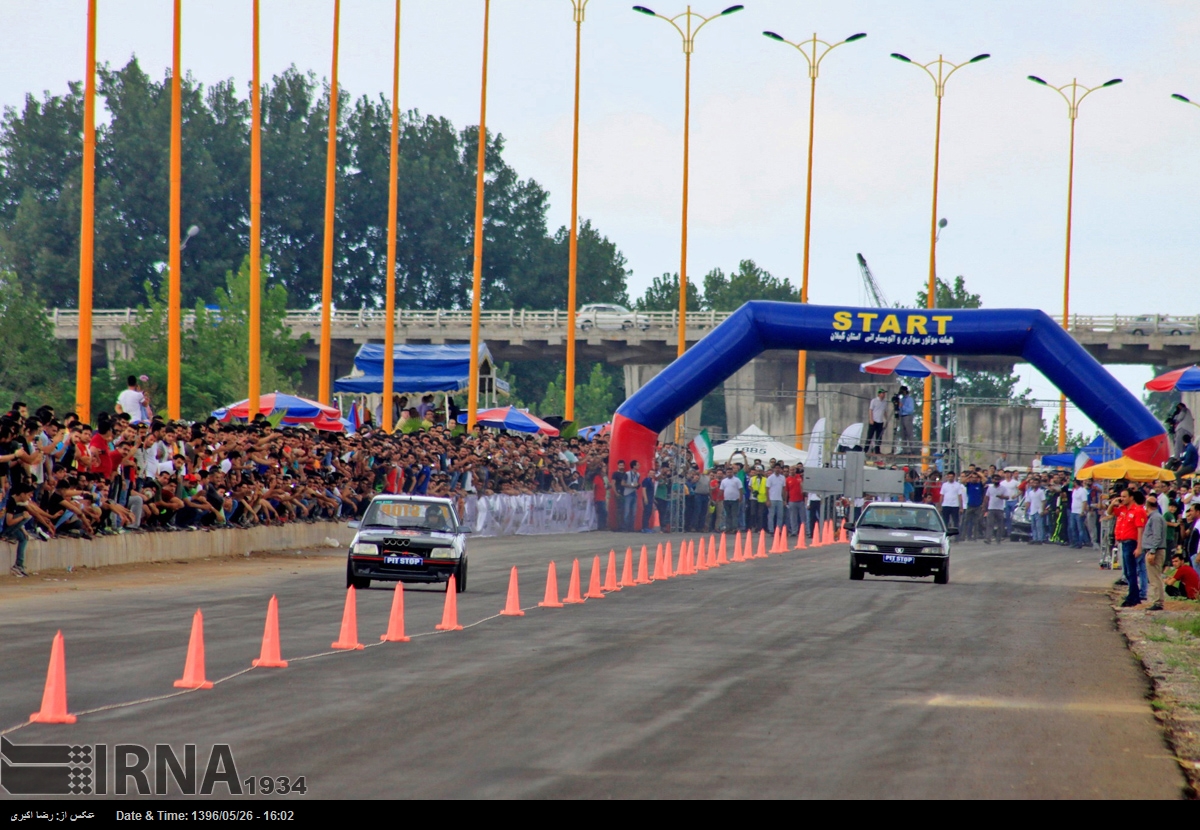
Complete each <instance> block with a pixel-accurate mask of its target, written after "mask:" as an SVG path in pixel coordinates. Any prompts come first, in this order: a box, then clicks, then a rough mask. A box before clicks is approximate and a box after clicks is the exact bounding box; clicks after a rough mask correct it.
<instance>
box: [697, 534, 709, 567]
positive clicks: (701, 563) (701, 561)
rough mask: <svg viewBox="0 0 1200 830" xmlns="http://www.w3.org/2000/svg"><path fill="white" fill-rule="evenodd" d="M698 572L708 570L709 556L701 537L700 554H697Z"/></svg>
mask: <svg viewBox="0 0 1200 830" xmlns="http://www.w3.org/2000/svg"><path fill="white" fill-rule="evenodd" d="M696 570H698V571H707V570H708V554H707V553H705V551H704V537H703V536H701V537H700V552H699V553H698V554H696Z"/></svg>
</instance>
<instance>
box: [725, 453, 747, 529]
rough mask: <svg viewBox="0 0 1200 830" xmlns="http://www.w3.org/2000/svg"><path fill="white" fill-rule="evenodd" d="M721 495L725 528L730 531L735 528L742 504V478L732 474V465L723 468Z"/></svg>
mask: <svg viewBox="0 0 1200 830" xmlns="http://www.w3.org/2000/svg"><path fill="white" fill-rule="evenodd" d="M721 495H722V496H724V497H725V500H724V501H723V502H721V503H722V504H723V505H725V530H727V531H729V532H730V533H732V532H733V531H735V530H737V526H738V512H739V510H740V509H741V506H742V480H741V479H740V478H738V477H737V476H736V475H734V472H733V467H728V468H726V470H725V478H724V479H722V480H721Z"/></svg>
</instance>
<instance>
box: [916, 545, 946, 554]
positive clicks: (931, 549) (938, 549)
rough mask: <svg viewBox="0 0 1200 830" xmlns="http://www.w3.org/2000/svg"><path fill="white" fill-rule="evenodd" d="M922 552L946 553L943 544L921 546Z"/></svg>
mask: <svg viewBox="0 0 1200 830" xmlns="http://www.w3.org/2000/svg"><path fill="white" fill-rule="evenodd" d="M921 553H935V554H938V555H939V556H940V555H941V554H942V553H944V551H943V550H942V546H941V545H934V546H932V547H928V548H921Z"/></svg>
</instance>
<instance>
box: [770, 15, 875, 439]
mask: <svg viewBox="0 0 1200 830" xmlns="http://www.w3.org/2000/svg"><path fill="white" fill-rule="evenodd" d="M763 35H765V36H766V37H769V38H770V39H771V40H776V41H779V42H780V43H786V44H787V45H788V46H791V47H793V48H794V49H795V50H796V51H797V52H799V53H800V54H801V55H803V56H804V60H805V62H807V63H808V79H809V97H808V178H807V186H806V188H805V193H804V261H803V267H802V269H801V279H800V302H802V303H807V302H808V251H809V242H810V239H811V236H812V173H813V122H814V119H815V116H816V105H817V104H816V102H817V75H818V74H820V70H821V61H823V60H824V59H825V56H826V55H828V54H829V53H830V52H832V51H833V50H834V49H836V48H837V47H839V46H841V45H842V44H843V43H853V42H854V41H856V40H862V39H863V38H865V37H866V36H867V34H866V32H859V33H858V34H856V35H850V37H848V38H846V39H845V40H839V41H838V42H837V43H829V42H828V41H824V40H820V39H818V38H817V33H816V32H813V36H812V40H803V41H801V42H800V43H793V42H792V41H790V40H788V39H787V38H785V37H783V36H782V35H778V34H776V33H775V32H763ZM807 388H808V352H807V351H803V350H802V351H801V352H800V355H799V359H798V361H797V365H796V449H803V448H804V405H805V400H804V398H805V392H806V391H807Z"/></svg>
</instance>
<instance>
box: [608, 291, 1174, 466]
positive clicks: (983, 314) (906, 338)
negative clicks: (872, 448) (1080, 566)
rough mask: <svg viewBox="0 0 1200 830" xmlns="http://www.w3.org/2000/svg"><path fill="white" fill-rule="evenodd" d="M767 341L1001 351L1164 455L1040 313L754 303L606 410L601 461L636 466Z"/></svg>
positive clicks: (1093, 366)
mask: <svg viewBox="0 0 1200 830" xmlns="http://www.w3.org/2000/svg"><path fill="white" fill-rule="evenodd" d="M767 349H794V350H797V351H798V350H801V349H807V350H809V351H816V352H859V353H872V352H875V353H883V354H901V353H906V352H907V353H913V354H955V355H1008V356H1011V357H1014V358H1017V359H1018V360H1019V361H1021V362H1028V363H1032V364H1033V365H1034V366H1036V367H1037V368H1038V369H1039V370H1041V372H1042V374H1043V375H1045V376H1046V377H1047V378H1049V379H1050V381H1051V382H1052V383H1053V384H1054V385H1055V386H1057V387H1058V388H1059V389H1060V390H1061V391H1062V392H1063V394H1065V395H1066V396H1067V397H1068V398H1070V399H1071V400H1072V401H1073V402H1074V403H1075V405H1076V406H1078V407H1079V409H1080V410H1082V411H1083V412H1084V414H1086V415H1087V416H1088V417H1089V418H1091V419H1092V420H1093V421H1094V422H1095V423H1096V425H1097V426H1099V427H1100V429H1101V430H1103V431H1104V433H1105V434H1106V435H1108V437H1109V438H1111V439H1112V440H1113V441H1114V442H1115V443H1116V444H1117V446H1119V447H1120V448H1121V449H1122V450H1123V451H1124V452H1125V454H1126V455H1128V456H1130V457H1132V458H1135V459H1137V460H1138V461H1144V462H1146V463H1148V464H1154V465H1155V466H1159V465H1161V464H1162V463H1163V462H1164V461H1166V460H1167V458H1168V456H1169V450H1168V446H1169V444H1168V442H1167V436H1166V432H1165V431H1164V429H1163V426H1162V424H1160V423H1159V422H1158V420H1157V419H1155V417H1154V416H1153V415H1152V414H1150V411H1149V410H1148V409H1146V407H1145V406H1144V405H1143V404H1142V402H1141V401H1139V400H1138V399H1137V398H1136V397H1135V396H1134V395H1132V394H1130V392H1129V391H1128V390H1127V389H1125V387H1124V386H1122V385H1121V384H1120V383H1118V382H1117V380H1116V379H1115V378H1114V377H1113V376H1112V375H1110V374H1109V373H1108V372H1107V371H1106V370H1105V369H1104V367H1103V366H1101V365H1100V364H1099V363H1098V362H1097V361H1096V359H1095V358H1093V357H1092V356H1091V355H1090V354H1088V353H1087V352H1086V351H1085V350H1084V348H1083V347H1082V346H1080V345H1079V344H1078V343H1076V342H1075V340H1074V339H1073V338H1072V337H1071V336H1070V335H1069V334H1067V332H1066V331H1064V330H1063V328H1062V326H1060V325H1059V324H1058V323H1056V322H1054V320H1052V319H1051V318H1050V317H1049V316H1047V315H1046V313H1045V312H1042V311H1038V310H1036V309H931V310H919V309H886V308H844V307H840V306H819V305H801V304H799V303H778V302H766V301H755V302H749V303H746V304H745V305H744V306H742V307H741V308H740V309H738V310H737V311H736V312H734V313H733V315H731V316H730V317H729V319H728V320H726V321H725V322H724V323H722V324H721V325H719V326H718V327H717V328H715V329H713V331H712V332H710V333H709V335H708V336H707V337H705V338H704V339H703V340H701V341H700V342H699V343H697V344H696V345H695V346H693V347H692V348H691V349H689V350H688V351H687V352H685V353H684V355H683V357H681V358H679V359H678V360H676V361H675V362H674V363H672V364H671V365H670V366H668V367H667V368H666V369H664V370H663V371H662V372H660V373H659V374H658V375H656V376H655V377H654V378H653V379H651V381H650V382H649V383H648V384H646V385H645V386H643V387H642V388H641V389H639V390H638V391H637V392H636V393H634V394H633V396H632V397H630V398H629V399H628V400H626V401H625V403H623V404H621V406H620V408H619V409H617V412H616V415H614V416H613V430H612V438H611V443H610V453H609V465H610V468H611V469H612V470H615V469H616V465H617V462H618V461H626V462H629V461H633V460H636V461H637V462H638V466H639V467H640V468H641V469H642V470H645V469H646V468H647V467H648V466H649V465H650V464H651V463H652V462H653V460H654V449H655V445H656V442H657V439H658V433H659V432H661V431H662V430H663V429H665V428H666V427H667V425H668V424H670V423H671V422H672V421H674V420H675V419H676V418H678V417H679V416H680V415H682V414H683V413H684V412H686V411H687V410H688V409H689V408H691V407H692V406H695V405H696V404H697V403H699V402H700V401H701V400H702V399H703V398H704V396H705V395H707V394H708V393H709V392H711V391H712V390H713V389H715V388H716V387H717V385H718V384H720V383H723V382H724V381H725V379H726V378H728V377H729V376H730V375H732V374H733V373H734V372H736V371H737V370H738V369H739V368H741V367H742V366H744V365H745V364H747V363H749V362H750V361H751V360H752V359H753V358H754V357H755V356H756V355H758V354H760V353H761V352H763V351H765V350H767Z"/></svg>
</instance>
